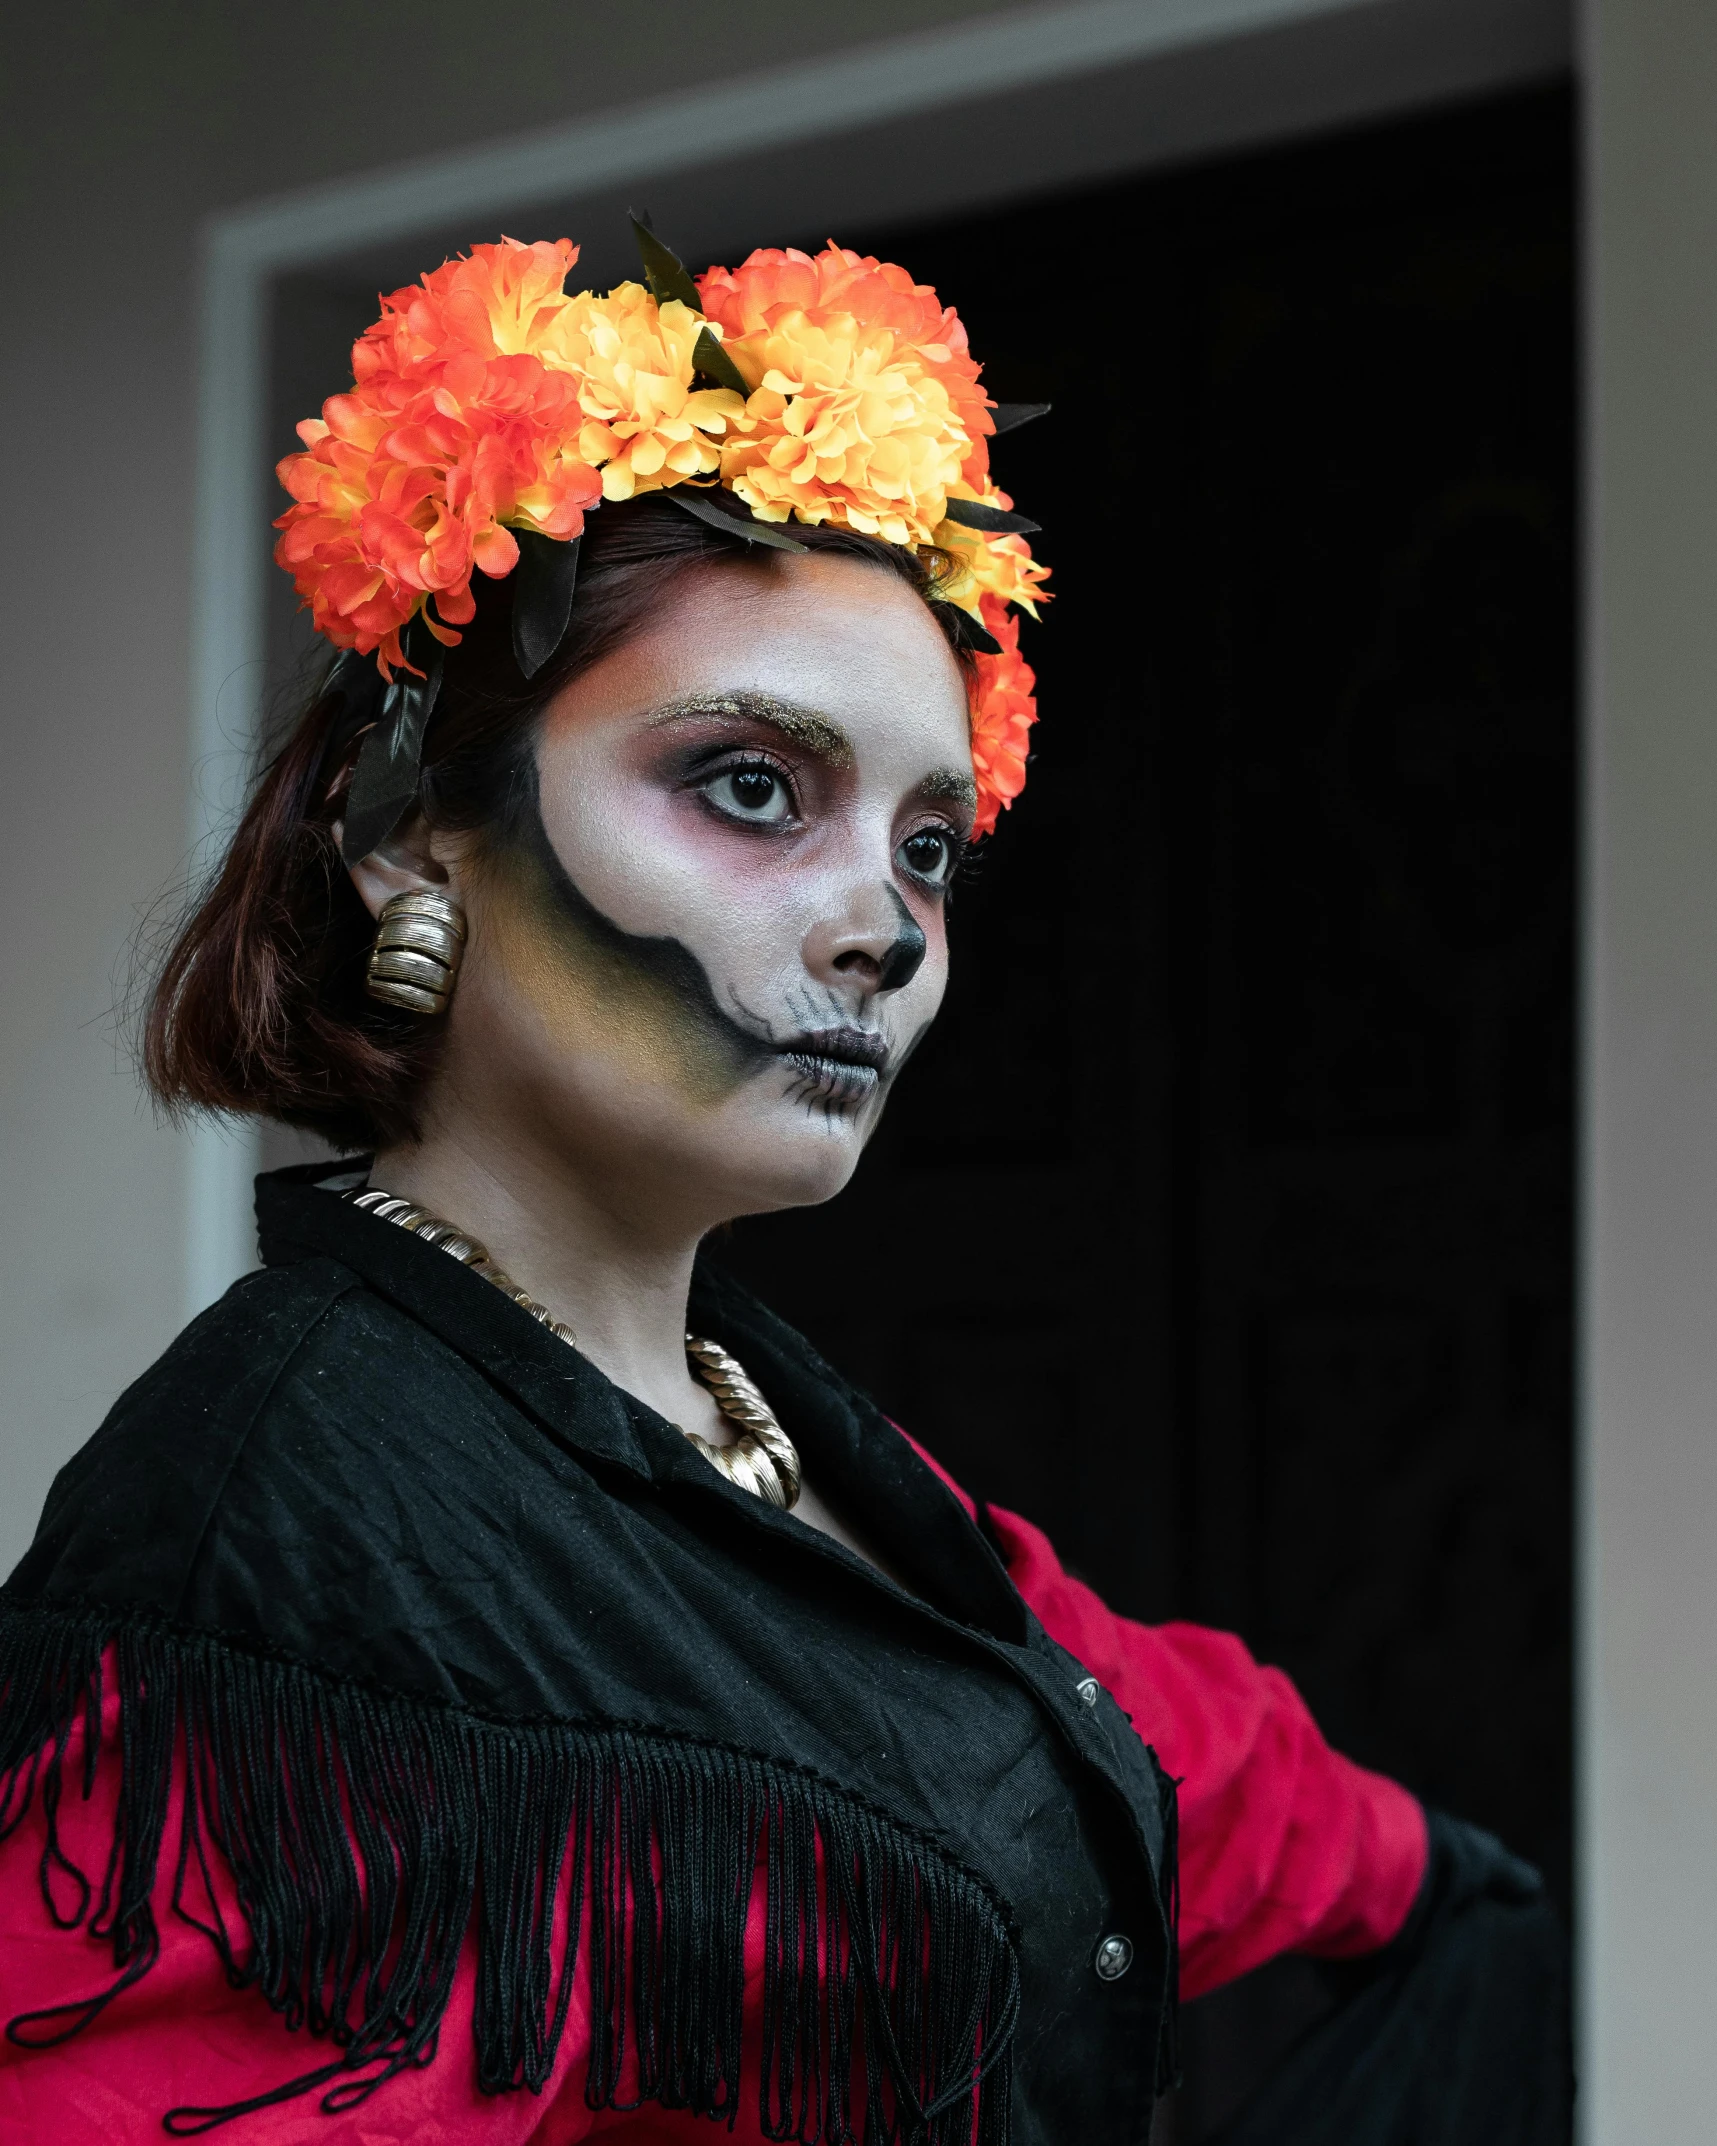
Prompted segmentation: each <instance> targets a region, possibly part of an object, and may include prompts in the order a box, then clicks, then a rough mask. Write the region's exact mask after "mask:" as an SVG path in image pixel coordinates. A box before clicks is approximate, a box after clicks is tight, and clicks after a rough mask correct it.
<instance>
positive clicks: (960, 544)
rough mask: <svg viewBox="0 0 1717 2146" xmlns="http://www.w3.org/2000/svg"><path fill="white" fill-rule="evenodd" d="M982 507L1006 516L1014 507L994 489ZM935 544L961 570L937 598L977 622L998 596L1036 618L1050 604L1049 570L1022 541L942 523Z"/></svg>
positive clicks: (990, 488) (989, 490)
mask: <svg viewBox="0 0 1717 2146" xmlns="http://www.w3.org/2000/svg"><path fill="white" fill-rule="evenodd" d="M958 496H965V495H963V494H962V495H958ZM983 503H984V505H985V506H989V507H1000V508H1001V509H1002V510H1003V511H1004V512H1006V511H1007V510H1009V509H1011V507H1012V506H1013V501H1012V500H1011V499H1010V498H1009V497H1008V495H1007V493H1006V492H1003V491H1000V490H998V489H997V488H996V487H995V486H994V485H989V486H987V487H986V488H985V490H984V493H983ZM932 542H933V543H934V544H935V545H936V548H937V550H938V551H944V552H946V553H947V554H948V555H949V557H950V558H952V559H953V560H954V561H955V562H956V563H957V565H958V567H959V572H958V573H957V574H956V575H955V576H953V577H952V578H951V579H950V580H949V581H948V582H946V583H945V584H944V585H943V588H942V589H941V591H940V592H939V593H940V594H942V595H943V596H944V597H945V598H946V600H947V601H948V602H949V603H954V604H958V605H959V607H960V609H961V610H962V611H969V612H970V613H971V614H972V616H973V617H974V618H978V617H980V616H981V615H982V613H981V611H980V608H979V607H980V605H981V604H982V601H983V599H984V598H985V597H986V596H995V597H999V598H1000V599H1001V601H1002V602H1003V603H1004V604H1018V605H1019V606H1020V608H1021V609H1022V610H1024V611H1029V612H1030V613H1031V615H1032V617H1033V618H1036V616H1037V607H1038V604H1039V603H1040V602H1045V603H1047V602H1048V600H1049V594H1050V592H1049V591H1048V590H1047V589H1046V588H1044V587H1043V583H1044V582H1046V581H1047V580H1048V579H1049V568H1048V567H1047V566H1040V565H1039V564H1038V562H1037V561H1036V560H1035V559H1034V558H1033V557H1032V555H1031V546H1030V545H1029V544H1028V543H1027V542H1026V540H1025V538H1024V537H1023V536H1012V535H992V534H991V533H990V532H989V531H987V530H983V529H968V528H967V527H966V525H965V523H964V522H952V521H950V522H942V523H939V524H938V526H937V529H936V533H935V535H934V537H933V538H932Z"/></svg>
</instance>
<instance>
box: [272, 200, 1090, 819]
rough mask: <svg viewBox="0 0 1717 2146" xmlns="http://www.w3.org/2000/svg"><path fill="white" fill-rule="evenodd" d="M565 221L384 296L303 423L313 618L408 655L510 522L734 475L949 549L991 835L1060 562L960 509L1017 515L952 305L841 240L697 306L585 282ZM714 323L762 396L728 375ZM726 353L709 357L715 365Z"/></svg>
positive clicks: (1025, 722)
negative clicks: (723, 379) (972, 625)
mask: <svg viewBox="0 0 1717 2146" xmlns="http://www.w3.org/2000/svg"><path fill="white" fill-rule="evenodd" d="M577 258H578V249H577V248H576V247H575V246H574V245H573V244H572V243H571V242H570V241H569V240H567V239H560V240H557V241H555V242H554V243H552V244H551V243H548V242H539V243H538V244H536V245H528V246H527V245H521V244H519V243H518V242H517V241H515V240H512V239H502V240H501V241H500V242H499V243H498V244H495V245H482V246H474V247H473V248H472V249H471V251H470V253H469V254H468V255H464V256H461V257H460V258H458V259H456V260H452V261H448V262H445V263H444V264H443V265H442V266H441V267H440V268H438V269H436V270H435V271H434V272H433V273H431V274H429V275H427V276H425V277H424V278H423V279H422V281H421V282H420V283H416V284H411V285H408V286H407V287H405V288H404V289H402V290H398V291H395V292H393V293H392V294H391V295H390V296H388V297H386V298H384V299H383V300H382V309H381V316H380V318H379V319H378V320H377V321H376V322H375V323H374V325H373V326H371V327H370V328H369V329H367V330H366V331H365V333H364V334H363V335H362V336H360V337H359V339H358V341H357V343H356V344H355V345H354V347H353V351H352V372H353V384H352V387H351V388H350V390H349V391H348V392H347V393H345V394H343V395H335V396H333V397H331V398H330V399H329V400H328V401H327V402H326V403H324V405H323V407H322V415H321V417H320V418H312V419H309V420H308V421H306V423H304V424H302V425H300V427H299V428H298V431H299V437H300V439H301V440H302V441H303V443H304V451H303V452H302V453H300V454H295V455H288V456H287V457H286V459H285V460H284V461H283V462H282V463H281V464H280V466H279V474H280V480H281V482H282V484H283V485H284V486H285V487H286V489H287V491H288V492H289V493H290V494H291V496H292V504H291V506H290V507H288V509H287V510H286V512H285V513H284V514H283V515H281V517H280V518H279V521H278V522H277V523H276V527H277V528H278V529H279V530H280V532H281V535H280V540H279V543H278V544H277V546H276V549H275V557H276V558H277V559H278V560H279V562H280V563H281V565H282V566H284V567H286V568H287V569H288V571H289V572H290V573H291V574H292V577H293V581H294V585H295V586H296V588H297V590H298V593H299V595H300V596H301V597H302V598H303V599H304V601H305V602H306V603H307V604H308V605H309V606H310V610H311V616H312V619H313V621H314V623H315V626H316V628H317V630H318V631H319V632H320V633H322V634H324V635H325V636H326V637H327V639H328V640H330V641H332V642H333V643H334V645H335V646H336V647H338V648H347V649H356V650H358V651H359V652H360V653H362V654H366V655H367V654H371V653H373V654H374V655H375V657H376V661H377V664H378V667H379V668H380V670H381V672H382V675H383V676H384V677H390V676H391V675H392V673H393V671H394V669H395V668H397V667H400V666H402V665H403V666H405V667H406V668H408V669H409V668H411V666H410V665H408V664H407V663H406V658H405V655H404V652H403V649H402V645H401V639H400V636H401V633H402V632H403V630H404V628H405V627H406V626H407V625H408V624H409V623H410V622H411V621H412V620H413V619H414V618H418V617H421V618H422V619H423V621H424V624H425V626H426V627H427V628H428V630H429V631H430V632H431V633H433V634H435V635H436V637H437V638H438V639H440V640H442V641H444V642H447V643H449V644H452V643H455V642H457V641H458V640H459V638H460V636H459V632H458V629H459V627H460V626H462V625H465V624H467V623H468V622H469V621H470V619H471V618H472V617H473V616H474V615H475V612H476V600H475V598H474V596H473V595H472V589H471V583H472V576H473V574H475V573H482V574H487V575H489V576H491V577H493V578H499V577H502V576H505V575H507V574H509V573H511V572H512V570H513V568H514V567H515V566H516V565H517V563H518V557H519V548H518V542H517V538H516V536H515V534H514V532H515V531H533V532H535V533H536V534H538V535H542V536H547V537H553V538H557V539H560V540H562V541H568V542H569V541H571V540H572V539H573V538H575V537H576V536H578V534H579V533H580V531H581V530H582V528H583V526H584V516H585V514H586V513H587V512H588V511H589V510H590V509H592V508H593V507H596V506H598V505H599V504H600V503H601V502H602V501H604V500H623V499H629V498H631V497H633V496H635V495H636V494H637V493H640V492H645V491H652V490H664V489H668V488H671V487H674V486H678V485H716V484H719V485H721V486H723V487H725V488H726V489H727V490H728V491H729V492H730V493H732V494H733V495H734V496H735V497H736V498H738V499H739V500H741V501H743V503H744V504H745V506H746V507H748V508H749V509H750V511H751V513H752V514H753V515H754V516H756V517H757V519H759V520H760V521H767V522H776V523H779V522H786V521H792V520H796V521H799V522H804V523H809V524H817V523H835V524H838V525H840V526H842V527H845V528H850V529H853V530H857V531H859V532H861V533H863V534H865V535H870V536H878V537H882V538H884V539H885V540H886V541H888V542H890V543H895V544H910V545H913V546H915V547H927V548H928V547H934V549H935V550H936V551H938V552H940V553H942V554H944V555H946V557H948V558H950V559H952V561H953V562H954V571H953V572H952V573H951V574H949V575H947V576H946V577H945V578H944V581H943V583H942V587H941V590H940V592H939V593H940V594H941V595H944V596H945V597H946V599H947V600H948V601H950V602H952V603H954V604H957V605H958V606H960V608H962V609H964V610H965V611H967V612H968V613H969V614H970V615H972V616H973V617H974V618H977V619H979V620H981V622H982V623H983V624H984V625H985V626H986V627H987V628H988V630H989V632H990V633H992V634H993V635H994V636H995V638H996V640H997V641H998V642H1000V643H1001V647H1002V653H1001V654H1000V655H997V656H983V655H980V656H978V657H977V658H975V660H974V674H975V675H974V682H973V686H972V750H973V761H974V766H975V769H976V774H977V782H978V789H979V811H978V820H977V826H976V832H977V833H979V834H987V833H988V832H989V831H990V829H991V828H993V827H994V825H995V822H996V817H997V815H998V813H999V812H1000V811H1001V810H1003V809H1004V808H1005V807H1006V806H1008V805H1010V804H1011V803H1012V801H1013V799H1014V798H1015V797H1017V796H1018V795H1019V792H1020V790H1021V788H1022V787H1023V785H1024V781H1025V764H1026V736H1027V732H1028V731H1029V729H1030V726H1031V724H1032V722H1033V721H1034V720H1035V718H1036V704H1035V702H1034V700H1033V698H1032V687H1033V683H1034V680H1033V675H1032V671H1031V668H1030V666H1029V665H1028V664H1027V663H1026V662H1025V661H1024V660H1023V658H1022V657H1021V656H1020V654H1019V628H1018V621H1017V618H1016V617H1015V616H1014V614H1013V611H1012V610H1011V609H1010V607H1011V606H1018V607H1020V608H1022V609H1025V610H1028V611H1031V612H1032V613H1033V615H1034V616H1035V614H1036V606H1037V602H1038V600H1039V599H1040V598H1041V597H1042V596H1043V595H1044V594H1045V593H1046V592H1045V591H1044V590H1043V588H1042V586H1041V585H1042V583H1043V581H1044V579H1045V577H1046V575H1047V572H1048V569H1047V568H1045V567H1042V566H1040V565H1038V564H1037V562H1036V561H1035V560H1034V559H1033V558H1032V556H1031V550H1030V547H1029V545H1028V544H1027V543H1026V541H1025V539H1024V537H1023V536H1019V535H1014V534H1002V533H995V532H990V531H980V530H975V529H972V528H970V527H969V526H968V525H966V524H965V523H963V522H959V521H955V520H952V519H950V517H949V514H948V502H949V501H950V500H951V499H953V500H969V501H975V502H981V503H983V504H986V505H989V506H992V507H998V508H1001V509H1002V510H1004V511H1005V510H1007V509H1008V508H1010V507H1011V505H1012V502H1011V501H1010V500H1009V498H1008V496H1007V494H1006V493H1005V492H1001V491H998V490H997V489H996V487H995V486H994V485H993V484H992V483H991V481H990V475H989V440H990V436H991V435H992V433H993V432H994V429H995V427H994V422H993V420H992V418H991V416H990V408H991V405H990V402H989V398H988V397H987V395H986V394H985V393H984V390H983V388H982V387H981V386H980V385H979V379H978V365H977V363H976V361H975V360H974V359H973V358H972V356H971V354H970V352H969V350H968V348H967V343H966V331H965V329H964V327H963V326H962V324H961V322H960V318H959V316H958V314H957V313H956V312H955V311H954V309H953V308H952V307H951V306H944V305H943V304H942V302H941V301H940V299H939V298H938V297H937V295H936V293H935V292H934V291H933V290H932V289H931V288H930V287H929V286H928V285H927V284H920V283H914V282H913V280H912V278H911V277H910V276H909V275H908V274H907V273H906V271H905V270H904V269H902V268H899V267H896V266H895V265H894V264H893V263H892V262H887V261H878V260H876V259H874V258H872V257H870V256H868V255H860V254H857V253H853V252H850V251H848V250H845V249H843V248H841V247H838V246H835V245H833V244H830V245H829V246H828V247H827V249H826V250H825V251H824V252H822V253H820V254H817V255H809V254H804V253H800V252H797V251H796V250H788V251H785V252H783V251H779V250H767V249H760V250H759V251H758V252H756V253H753V254H752V255H751V256H750V258H749V259H748V260H746V261H744V262H742V263H741V264H740V266H739V267H738V268H737V269H732V270H729V269H725V268H712V269H710V270H709V271H708V272H707V273H706V274H705V275H704V276H703V277H702V278H700V279H699V282H698V285H697V291H698V296H699V298H700V301H701V304H702V308H703V310H702V312H701V313H700V312H699V311H697V310H695V309H694V308H693V307H692V306H691V305H689V304H687V303H685V302H684V300H683V299H682V298H680V297H672V296H662V295H660V293H659V292H657V291H652V290H650V289H646V288H645V286H644V285H642V284H638V283H622V284H619V285H617V286H616V288H615V289H613V290H612V291H610V292H608V293H606V294H598V293H595V292H591V291H581V292H578V293H576V294H574V295H571V296H569V295H568V294H567V292H566V290H565V282H566V278H567V275H568V274H569V272H570V271H571V269H572V267H573V265H574V263H575V262H576V261H577ZM706 334H707V335H710V336H713V337H714V338H715V339H716V341H718V342H719V343H720V345H721V347H722V350H723V351H724V352H725V353H726V355H727V357H728V358H729V359H731V361H732V364H733V366H734V368H735V369H736V370H737V374H738V377H739V378H740V380H741V381H742V382H743V383H744V386H745V389H746V393H745V394H743V395H741V394H739V393H737V392H736V391H734V390H733V389H732V388H731V386H719V385H712V384H711V383H710V382H709V381H708V380H707V378H705V377H704V376H703V375H702V373H701V372H700V368H699V364H698V345H699V341H700V338H701V337H702V336H704V335H706ZM712 362H713V360H712Z"/></svg>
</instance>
